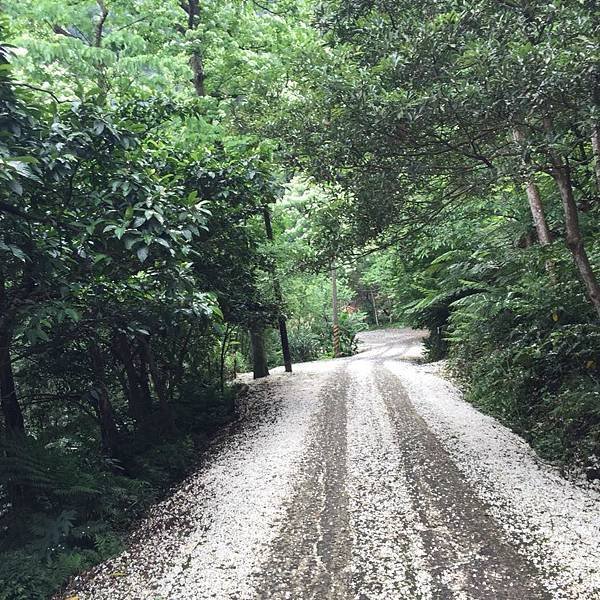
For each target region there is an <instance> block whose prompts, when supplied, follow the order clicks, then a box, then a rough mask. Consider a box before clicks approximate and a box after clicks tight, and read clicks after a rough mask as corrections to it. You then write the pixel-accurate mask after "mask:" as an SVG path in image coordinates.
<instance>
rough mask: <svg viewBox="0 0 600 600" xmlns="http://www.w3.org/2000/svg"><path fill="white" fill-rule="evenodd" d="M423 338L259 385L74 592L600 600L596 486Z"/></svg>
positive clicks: (170, 598)
mask: <svg viewBox="0 0 600 600" xmlns="http://www.w3.org/2000/svg"><path fill="white" fill-rule="evenodd" d="M420 356H421V336H420V334H419V333H417V332H414V331H411V330H381V331H373V332H368V333H364V334H362V336H361V352H359V353H358V354H357V355H356V356H354V357H351V358H347V359H338V360H331V361H320V362H314V363H306V364H303V365H297V366H296V367H295V372H294V374H292V375H289V374H285V373H280V372H278V371H277V370H276V371H275V372H274V373H273V375H272V376H271V377H269V378H266V379H264V380H260V381H258V382H254V383H252V384H251V391H250V393H249V394H248V396H247V398H246V399H245V403H244V417H243V419H242V420H241V421H240V422H239V423H238V424H236V425H235V426H234V427H233V428H232V429H231V431H230V432H229V434H228V435H224V436H222V438H221V439H220V440H219V441H217V442H215V444H214V445H213V446H212V448H211V450H210V451H209V453H208V457H207V459H206V461H205V462H204V463H203V466H202V467H201V468H200V469H199V470H198V471H197V472H196V473H195V474H194V475H192V476H191V477H189V478H188V479H187V480H186V482H184V484H183V485H182V486H181V487H180V488H179V489H178V490H177V491H176V492H175V493H174V494H173V495H172V496H171V497H170V498H169V499H168V500H166V501H165V502H163V503H161V504H159V505H157V506H156V507H155V508H154V510H152V511H151V514H150V515H149V517H148V518H147V519H146V521H144V522H143V523H142V524H141V526H140V528H139V529H138V530H137V531H136V533H135V534H134V535H133V537H132V539H131V543H130V545H129V548H128V550H127V551H126V552H124V553H123V554H121V555H120V556H118V557H116V558H115V559H113V560H111V561H109V562H107V563H104V564H102V565H100V566H99V567H97V568H96V569H94V570H93V571H91V572H90V573H87V574H86V575H84V576H82V577H80V578H78V579H77V580H75V582H74V583H73V585H72V588H71V589H70V590H69V592H68V593H67V594H66V596H65V597H66V598H71V597H73V596H75V597H77V598H78V599H79V600H204V599H209V598H215V599H252V598H264V599H274V600H276V599H307V600H308V599H314V600H321V599H322V600H329V599H331V600H344V599H348V600H350V599H352V600H354V599H356V600H368V599H381V600H384V599H385V600H429V599H431V600H438V599H439V600H443V599H457V600H470V599H473V600H479V599H481V600H503V599H506V600H508V599H520V600H538V599H540V600H542V599H548V600H594V599H598V600H600V494H598V493H597V492H596V491H594V490H592V489H588V488H585V487H583V486H578V485H575V484H573V483H570V482H568V481H566V480H564V479H563V478H561V477H560V475H559V474H558V473H557V472H556V471H555V470H554V469H553V468H552V467H550V466H548V465H546V464H544V463H542V462H541V461H539V460H538V459H537V458H536V456H535V454H534V453H533V452H532V451H531V449H530V448H529V447H528V446H527V444H526V443H525V442H523V441H522V440H521V439H520V438H519V437H517V436H516V435H514V434H513V433H511V432H510V431H509V430H507V429H506V428H505V427H503V426H502V425H500V424H499V423H498V422H497V421H495V420H494V419H492V418H490V417H487V416H485V415H482V414H481V413H480V412H478V411H477V410H476V409H475V408H473V407H472V406H470V405H468V404H466V403H465V402H464V401H463V400H462V399H461V396H460V393H459V392H458V391H457V390H456V389H455V388H454V387H453V386H452V385H451V384H450V383H449V382H447V381H446V380H444V379H443V378H442V377H441V376H439V375H438V374H437V373H436V370H437V369H436V367H435V366H432V365H426V364H421V363H420V360H419V358H420Z"/></svg>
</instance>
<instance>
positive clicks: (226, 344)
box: [219, 324, 231, 394]
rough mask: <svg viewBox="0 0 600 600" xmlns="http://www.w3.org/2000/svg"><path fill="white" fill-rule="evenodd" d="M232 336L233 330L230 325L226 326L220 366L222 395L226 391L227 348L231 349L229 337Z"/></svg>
mask: <svg viewBox="0 0 600 600" xmlns="http://www.w3.org/2000/svg"><path fill="white" fill-rule="evenodd" d="M230 334H231V328H230V327H229V324H227V325H225V334H224V335H223V341H222V342H221V358H220V364H219V386H220V389H221V394H222V393H223V391H224V389H225V358H226V356H227V348H228V347H229V336H230Z"/></svg>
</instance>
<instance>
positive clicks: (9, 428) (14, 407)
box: [0, 331, 25, 438]
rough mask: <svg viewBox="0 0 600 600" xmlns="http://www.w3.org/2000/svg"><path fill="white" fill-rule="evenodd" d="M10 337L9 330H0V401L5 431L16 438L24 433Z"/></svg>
mask: <svg viewBox="0 0 600 600" xmlns="http://www.w3.org/2000/svg"><path fill="white" fill-rule="evenodd" d="M10 338H11V335H10V332H7V331H0V403H1V406H2V414H3V415H4V425H5V427H6V433H7V434H8V436H9V437H11V438H16V437H19V436H20V435H23V434H24V433H25V421H24V419H23V412H22V411H21V406H20V404H19V400H18V397H17V390H16V387H15V380H14V377H13V370H12V362H11V357H10Z"/></svg>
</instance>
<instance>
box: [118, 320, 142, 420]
mask: <svg viewBox="0 0 600 600" xmlns="http://www.w3.org/2000/svg"><path fill="white" fill-rule="evenodd" d="M113 345H114V350H115V354H116V355H117V358H118V359H119V361H120V362H121V363H122V364H123V366H124V367H125V374H126V376H127V389H128V394H127V400H128V403H127V404H128V413H129V415H130V416H131V417H133V418H134V419H135V420H136V422H138V423H139V424H141V423H143V422H144V421H146V420H147V419H148V417H149V416H150V413H151V412H152V397H151V396H150V390H149V389H148V385H147V384H146V386H145V389H144V386H143V384H142V382H141V378H142V376H144V374H145V372H143V373H142V372H140V370H138V369H137V368H136V365H135V361H134V357H133V354H132V352H131V346H130V342H129V340H128V339H127V336H126V335H125V334H124V333H123V332H119V333H117V334H116V335H115V338H114V344H113ZM145 376H146V381H147V374H145Z"/></svg>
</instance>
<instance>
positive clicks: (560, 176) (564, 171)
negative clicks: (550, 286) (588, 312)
mask: <svg viewBox="0 0 600 600" xmlns="http://www.w3.org/2000/svg"><path fill="white" fill-rule="evenodd" d="M544 128H545V130H546V133H547V134H548V135H549V136H551V135H552V130H553V126H552V120H551V119H550V118H549V117H545V118H544ZM549 154H550V159H551V162H552V169H551V172H550V174H551V175H552V177H553V178H554V181H555V182H556V185H557V187H558V191H559V192H560V198H561V200H562V205H563V212H564V215H565V228H566V244H567V247H568V248H569V250H570V252H571V254H572V255H573V260H574V262H575V265H576V267H577V270H578V271H579V276H580V277H581V280H582V281H583V283H584V285H585V287H586V289H587V293H588V297H589V299H590V302H591V303H592V305H593V306H594V309H595V310H596V313H597V314H598V317H600V284H599V283H598V278H597V277H596V274H595V273H594V270H593V269H592V265H591V263H590V259H589V257H588V255H587V252H586V250H585V246H584V243H583V235H582V234H581V227H580V225H579V214H578V211H577V203H576V202H575V195H574V194H573V184H572V183H571V173H570V169H569V165H568V163H566V162H565V161H564V160H562V158H561V157H560V156H559V155H558V153H557V152H556V151H555V150H554V148H552V147H550V148H549Z"/></svg>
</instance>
